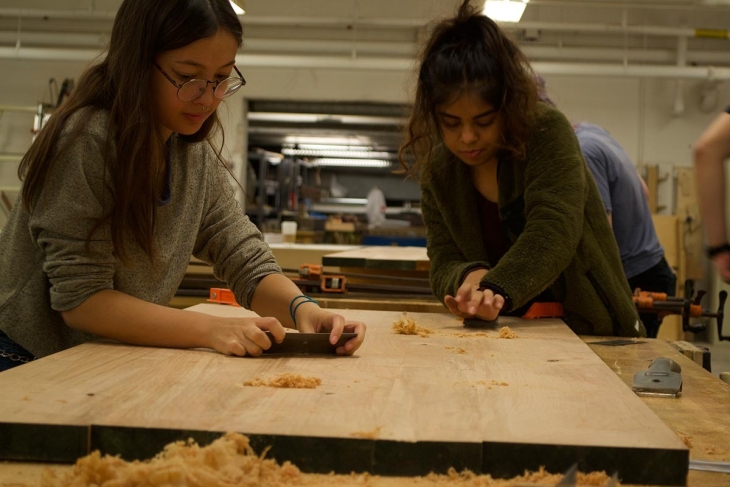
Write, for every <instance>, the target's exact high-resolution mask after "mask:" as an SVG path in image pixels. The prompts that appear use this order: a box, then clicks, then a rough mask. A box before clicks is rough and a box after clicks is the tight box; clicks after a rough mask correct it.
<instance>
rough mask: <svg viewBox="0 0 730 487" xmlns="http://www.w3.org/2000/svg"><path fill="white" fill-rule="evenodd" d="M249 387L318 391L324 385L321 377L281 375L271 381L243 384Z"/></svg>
mask: <svg viewBox="0 0 730 487" xmlns="http://www.w3.org/2000/svg"><path fill="white" fill-rule="evenodd" d="M243 385H244V386H249V387H278V388H281V389H316V388H317V386H319V385H322V379H320V378H319V377H305V376H303V375H300V374H279V375H278V376H276V377H274V378H273V379H270V380H264V379H259V378H256V379H253V380H247V381H246V382H244V383H243Z"/></svg>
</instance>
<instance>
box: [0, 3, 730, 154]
mask: <svg viewBox="0 0 730 487" xmlns="http://www.w3.org/2000/svg"><path fill="white" fill-rule="evenodd" d="M120 3H121V0H56V1H54V2H48V1H47V0H3V2H2V4H1V5H2V6H1V7H0V58H5V59H12V58H18V59H33V60H64V59H67V60H77V61H78V60H84V61H88V60H91V59H93V58H94V56H95V55H96V54H97V53H98V52H99V51H100V49H102V48H103V46H104V45H105V43H106V42H107V41H108V36H109V33H110V31H111V25H112V22H113V16H114V13H115V11H116V10H117V8H118V7H119V5H120ZM237 3H238V4H239V5H243V6H244V8H245V10H246V14H245V15H244V16H242V17H241V20H242V22H243V24H244V33H245V35H244V47H243V49H242V51H241V55H240V57H239V59H238V62H239V64H240V65H241V66H243V67H244V68H248V67H256V66H267V67H274V68H276V67H281V68H287V67H300V68H301V67H308V68H319V69H361V70H400V71H406V70H410V69H412V68H413V60H414V58H415V56H416V52H417V49H418V41H419V39H421V38H422V37H423V36H424V34H425V32H426V27H425V26H426V24H427V23H428V21H429V20H432V19H435V18H442V17H445V16H448V15H450V14H451V13H453V11H454V9H455V7H456V6H457V5H458V4H459V3H460V0H275V1H272V0H237ZM503 25H504V27H505V28H507V29H508V30H509V31H510V32H511V34H512V36H513V37H514V39H515V40H516V41H517V42H518V43H519V44H520V45H521V46H522V48H523V49H524V50H525V52H526V54H527V55H528V57H529V58H530V60H531V61H532V62H533V63H534V64H535V66H536V68H537V69H538V71H539V72H541V73H543V74H547V75H549V74H562V75H567V76H572V75H591V74H596V73H598V74H601V75H606V76H642V77H661V78H665V79H666V78H668V79H687V78H693V79H710V80H714V81H725V80H730V49H729V48H730V40H728V38H727V30H726V29H728V28H730V0H631V1H621V0H532V1H530V3H529V4H528V6H527V8H526V10H525V13H524V16H523V18H522V20H521V21H520V22H519V23H517V24H503ZM344 106H345V107H346V106H347V105H344ZM270 108H271V107H268V108H266V110H269V111H263V112H262V113H263V115H262V113H258V114H257V115H256V116H257V117H259V119H260V120H258V121H255V120H254V121H252V123H251V125H250V127H251V128H252V137H254V138H255V137H259V136H260V137H261V140H262V143H263V142H266V143H267V144H268V143H274V144H276V143H279V142H281V137H283V135H282V134H284V133H286V132H287V130H288V129H287V127H290V128H292V129H294V128H296V129H297V130H299V131H300V132H301V133H302V134H305V133H309V132H317V130H321V131H328V132H329V133H333V134H336V133H337V131H338V130H339V129H338V127H341V126H343V124H345V125H347V127H348V128H347V129H346V131H348V132H352V131H358V130H359V131H360V133H368V134H370V135H372V137H373V140H375V141H378V143H381V144H383V145H391V146H392V145H393V143H394V141H395V140H396V139H397V136H394V135H392V134H394V133H397V131H398V130H399V129H400V127H399V126H400V125H402V117H398V116H397V113H391V114H390V115H389V116H390V117H391V119H392V120H393V123H392V124H391V126H387V124H383V123H381V122H382V120H381V122H377V123H369V122H368V121H367V120H358V121H357V123H351V124H348V122H347V121H346V120H345V119H342V118H341V117H339V118H338V117H337V116H334V117H332V118H331V119H322V118H321V117H319V118H315V119H314V120H313V121H312V120H311V115H312V113H313V111H314V112H316V111H317V110H318V109H319V108H322V109H325V108H327V107H316V106H314V107H312V106H308V107H306V109H305V110H304V111H303V112H302V113H303V114H309V115H310V122H301V121H300V122H291V123H290V122H286V121H282V120H281V119H277V117H276V116H272V115H265V114H266V113H284V112H283V111H281V110H280V111H279V112H276V111H275V110H274V111H273V112H272V110H270ZM280 108H281V107H280ZM288 108H291V107H288ZM340 108H341V107H340ZM340 108H337V109H340ZM350 108H353V109H354V108H357V109H356V110H355V111H354V112H352V113H351V114H352V115H355V116H364V117H367V116H368V115H367V114H365V115H363V114H362V113H361V112H362V111H363V110H365V112H367V111H368V110H371V109H372V110H380V111H386V112H387V111H388V110H394V111H395V112H398V110H400V107H388V106H377V107H370V108H368V107H367V106H365V105H361V106H358V107H350ZM329 109H330V110H335V108H334V107H329ZM257 111H261V110H256V109H254V110H252V113H255V112H257ZM294 113H296V112H294ZM300 115H301V113H300ZM315 115H317V114H315ZM318 115H327V114H326V113H325V114H318ZM330 115H333V114H332V113H330ZM334 115H338V114H334ZM267 117H268V119H267ZM305 118H306V117H305ZM277 134H278V135H277Z"/></svg>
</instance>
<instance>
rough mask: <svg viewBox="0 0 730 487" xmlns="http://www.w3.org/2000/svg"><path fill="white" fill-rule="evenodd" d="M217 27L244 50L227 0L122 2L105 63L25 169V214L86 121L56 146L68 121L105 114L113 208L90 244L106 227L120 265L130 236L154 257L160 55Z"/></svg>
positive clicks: (214, 124)
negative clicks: (155, 80)
mask: <svg viewBox="0 0 730 487" xmlns="http://www.w3.org/2000/svg"><path fill="white" fill-rule="evenodd" d="M218 29H224V30H226V31H227V32H229V33H230V34H231V35H233V36H234V38H236V39H237V40H238V45H239V46H240V45H241V43H242V37H243V29H242V27H241V23H240V22H239V20H238V17H237V16H236V14H235V12H234V11H233V8H232V7H231V5H230V3H229V1H228V0H154V1H151V0H124V2H123V3H122V5H121V7H120V8H119V11H118V12H117V15H116V18H115V20H114V26H113V28H112V35H111V39H110V42H109V48H108V52H107V56H106V58H105V59H104V60H103V61H101V62H99V63H98V64H95V65H93V66H91V67H89V68H88V69H87V70H86V71H84V73H83V74H82V75H81V77H80V78H79V81H78V83H77V84H76V88H75V90H74V91H73V93H72V95H71V96H70V97H69V98H68V99H67V100H66V101H65V102H64V103H63V104H62V105H61V106H60V107H59V108H58V109H57V110H56V111H55V113H54V114H53V116H52V117H51V118H50V119H49V121H48V123H47V124H46V126H45V127H44V128H43V130H42V131H41V132H40V134H38V137H37V139H36V140H35V141H34V142H33V144H32V145H31V147H30V149H29V150H28V152H27V153H26V154H25V156H24V157H23V159H22V161H21V163H20V168H19V169H18V176H19V177H20V179H21V180H23V181H24V183H23V189H22V199H23V206H24V208H25V209H26V211H28V212H32V211H33V209H34V207H35V204H36V203H37V201H38V198H39V197H40V196H41V193H42V192H43V188H44V186H45V185H46V183H47V180H48V175H49V173H50V172H51V168H52V166H53V165H54V164H55V162H56V161H57V160H58V158H59V157H60V156H61V155H62V153H63V151H64V149H66V148H68V146H69V145H70V144H72V143H73V140H74V138H75V137H76V136H78V134H79V133H80V132H81V130H82V129H83V123H78V124H76V126H75V127H74V130H73V132H72V134H71V136H70V137H69V138H68V140H67V141H65V142H64V143H63V144H62V146H61V147H56V145H57V142H58V140H59V137H60V136H61V134H62V132H63V130H64V127H65V125H66V122H67V121H68V120H69V117H71V116H72V115H73V114H74V113H76V112H78V111H79V110H81V109H85V108H89V109H91V110H107V111H108V112H109V120H110V123H109V129H108V132H107V141H106V148H107V150H106V154H105V164H106V167H107V171H108V173H109V175H110V179H111V181H110V185H111V187H110V188H108V189H109V191H110V194H111V195H112V205H110V207H109V208H108V212H107V213H106V214H103V215H100V217H99V219H98V221H97V223H96V225H95V227H94V228H93V229H92V231H91V233H90V234H89V236H88V239H89V240H90V239H91V237H92V236H93V234H94V233H95V232H96V231H97V230H99V229H100V228H101V227H102V226H103V225H104V224H106V223H107V222H108V223H109V224H110V226H111V238H112V243H113V245H114V251H115V254H116V255H117V257H119V259H120V260H121V261H122V262H125V260H126V252H125V233H127V232H129V233H130V234H131V236H132V238H133V239H134V240H135V241H136V242H137V244H138V245H139V246H140V247H141V248H142V249H143V250H144V252H145V253H146V254H147V255H148V256H149V257H150V259H153V258H154V256H155V254H156V249H155V244H154V229H155V221H156V216H157V203H158V201H159V199H160V196H161V195H160V178H161V176H162V174H164V168H165V141H164V140H163V139H162V137H161V135H160V134H159V132H158V130H157V123H156V121H155V120H156V117H155V114H154V112H153V108H152V107H153V103H152V97H151V94H150V89H149V86H150V75H151V71H152V69H153V66H154V64H153V63H154V60H155V58H156V57H157V55H159V54H160V53H162V52H165V51H171V50H174V49H179V48H182V47H184V46H187V45H188V44H191V43H192V42H195V41H197V40H200V39H203V38H206V37H210V36H213V35H215V34H216V32H217V31H218ZM214 130H220V131H221V133H222V127H221V123H220V121H219V119H218V116H217V113H213V114H212V115H211V116H210V117H208V119H207V120H206V121H205V123H204V124H203V126H202V127H201V128H200V130H199V131H198V132H196V133H195V134H192V135H188V136H184V135H180V136H179V140H182V141H185V142H200V141H202V140H205V139H207V138H209V136H211V135H212V134H213V133H214ZM111 147H115V150H113V151H112V150H111ZM112 152H113V153H112Z"/></svg>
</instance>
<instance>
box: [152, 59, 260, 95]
mask: <svg viewBox="0 0 730 487" xmlns="http://www.w3.org/2000/svg"><path fill="white" fill-rule="evenodd" d="M155 67H156V68H157V69H158V70H160V73H162V75H163V76H164V77H165V78H167V81H169V82H170V83H172V85H173V86H174V87H175V88H177V93H176V95H177V99H178V100H180V101H193V100H197V99H198V98H200V97H201V96H203V93H205V90H207V89H208V85H209V84H212V85H213V96H214V97H216V98H218V99H219V100H222V99H224V98H228V97H229V96H231V95H235V94H236V92H238V90H240V89H241V87H242V86H246V78H244V77H243V75H242V74H241V72H240V71H239V70H238V68H237V67H236V65H235V64H234V65H233V69H234V70H236V73H237V74H238V77H237V78H236V77H235V76H230V77H228V78H225V79H221V80H218V81H210V80H207V79H198V78H193V79H189V80H187V81H186V82H184V83H177V82H176V81H175V80H174V79H172V78H171V77H170V75H169V74H167V73H166V72H165V70H164V69H162V67H160V65H159V64H157V63H155ZM230 80H236V81H240V82H241V84H240V86H239V87H238V88H236V90H235V91H232V92H231V93H228V94H225V95H224V96H218V95H216V90H217V89H218V86H220V85H221V83H223V82H225V81H230ZM196 81H205V89H204V90H202V91H201V92H200V94H199V95H198V96H196V97H195V98H191V99H189V100H183V99H182V98H180V90H181V89H182V88H183V86H185V85H187V84H189V83H193V82H196Z"/></svg>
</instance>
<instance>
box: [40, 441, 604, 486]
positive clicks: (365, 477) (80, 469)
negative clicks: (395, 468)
mask: <svg viewBox="0 0 730 487" xmlns="http://www.w3.org/2000/svg"><path fill="white" fill-rule="evenodd" d="M381 428H382V427H378V428H376V429H375V431H374V433H375V434H377V433H379V432H380V430H381ZM265 453H266V452H264V453H263V454H261V455H257V454H256V453H255V452H254V450H253V448H251V446H250V443H249V440H248V438H247V437H246V436H244V435H240V434H238V433H228V434H226V435H224V436H223V437H221V438H219V439H217V440H215V441H214V442H213V443H211V444H210V445H208V446H206V447H200V446H198V445H197V444H196V443H195V442H194V441H193V440H188V441H186V442H183V441H179V442H176V443H170V444H169V445H167V446H166V447H165V448H164V450H163V451H162V452H161V453H159V454H158V455H157V456H155V457H154V458H153V459H151V460H147V461H144V462H140V461H134V462H126V461H124V460H122V459H120V458H119V457H112V456H109V455H105V456H103V457H102V456H101V455H100V454H99V452H98V451H97V452H94V453H92V454H90V455H87V456H85V457H83V458H80V459H79V460H78V461H77V462H76V465H74V466H73V467H63V468H62V469H59V468H54V469H51V468H47V469H45V472H44V474H43V479H42V482H41V483H40V485H41V487H88V486H90V485H93V486H96V487H132V486H134V487H162V486H165V487H167V486H172V485H180V486H183V485H184V486H198V487H222V486H224V485H226V486H231V487H233V486H237V487H254V486H256V487H258V486H260V487H284V486H289V485H299V486H337V487H354V486H359V487H364V486H367V487H393V486H395V485H398V486H400V485H404V484H407V485H411V486H414V487H450V486H454V487H456V486H460V487H467V486H469V487H522V486H535V485H543V486H544V485H555V484H557V483H558V482H559V481H560V480H561V479H562V477H563V476H562V475H561V474H551V473H549V472H547V471H546V470H545V469H544V468H540V470H538V471H536V472H525V474H524V475H520V476H518V477H514V478H512V479H493V478H492V477H491V476H490V475H477V474H475V473H473V472H470V471H468V470H464V471H462V472H457V471H456V470H455V469H453V468H451V469H449V471H448V473H447V474H445V475H440V474H433V473H432V474H429V475H427V476H425V477H399V478H395V477H379V476H376V475H371V474H369V473H355V472H353V473H351V474H349V475H335V474H334V473H330V474H327V475H322V474H305V473H302V472H301V471H300V470H299V468H297V467H296V466H295V465H293V464H291V463H290V462H284V463H283V464H282V465H279V464H278V463H277V462H276V461H275V460H267V459H265V458H264V457H265ZM577 480H578V485H579V486H583V487H604V486H606V485H607V483H608V481H609V478H608V476H607V475H606V473H605V472H592V473H588V474H584V473H578V475H577ZM32 485H38V484H37V483H34V484H32Z"/></svg>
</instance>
